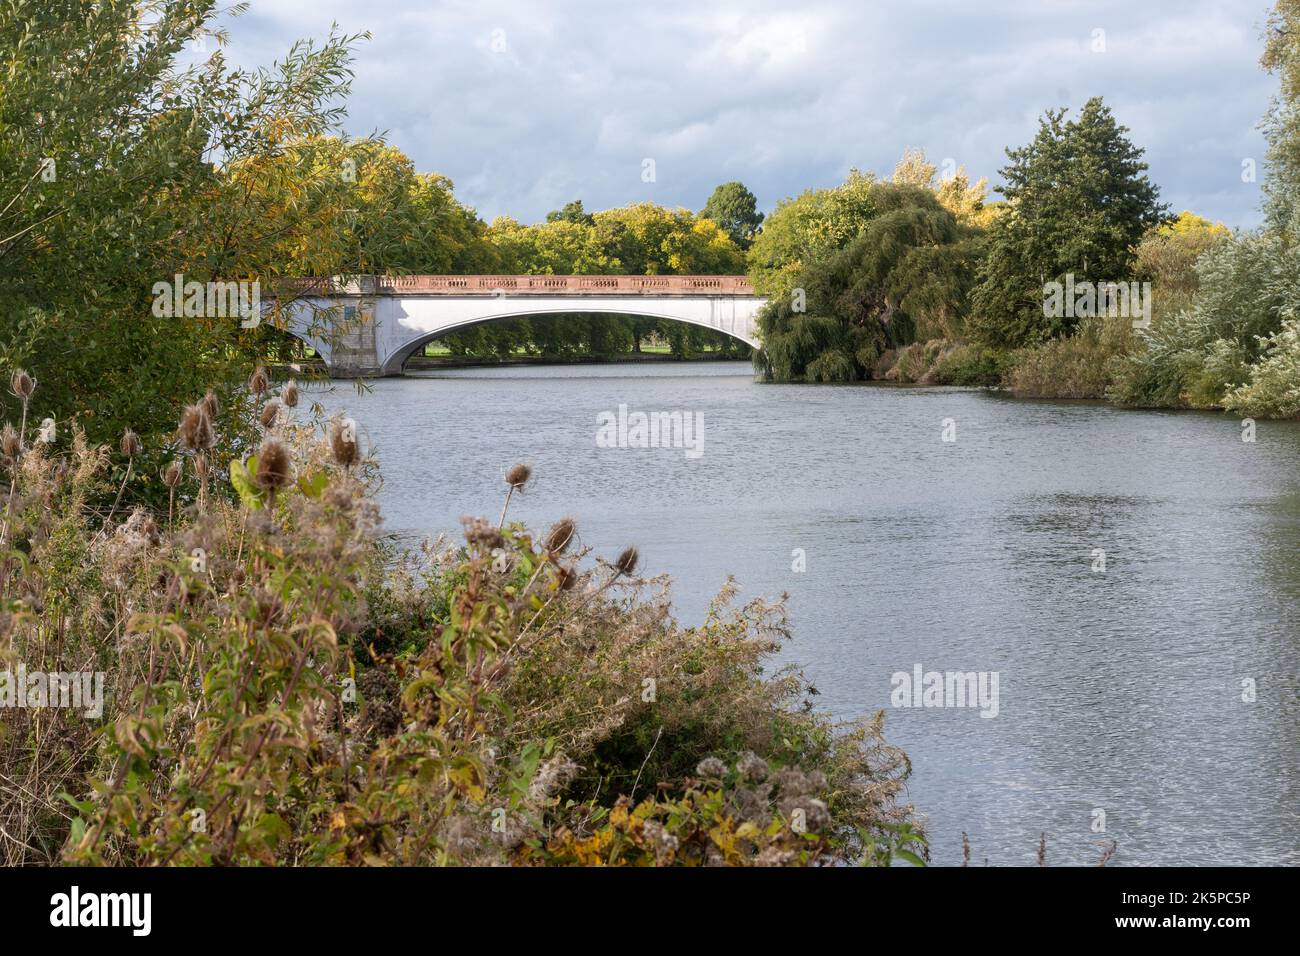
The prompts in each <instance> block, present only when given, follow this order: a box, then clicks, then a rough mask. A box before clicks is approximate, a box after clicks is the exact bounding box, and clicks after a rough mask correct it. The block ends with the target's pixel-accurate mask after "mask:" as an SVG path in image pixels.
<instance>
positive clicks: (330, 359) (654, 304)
mask: <svg viewBox="0 0 1300 956" xmlns="http://www.w3.org/2000/svg"><path fill="white" fill-rule="evenodd" d="M766 302H767V300H766V299H763V298H760V297H758V296H748V295H663V296H656V295H607V296H600V295H554V296H550V295H535V294H530V295H513V296H512V295H509V294H505V295H492V296H484V295H465V296H456V295H418V294H415V295H413V294H409V293H408V294H402V295H391V294H390V295H385V294H382V293H380V294H375V295H365V296H361V295H333V296H320V297H306V298H303V299H299V300H297V301H295V302H293V303H290V304H287V305H286V306H285V309H284V315H285V316H286V317H287V331H289V332H290V333H291V334H293V335H295V336H296V337H298V338H300V339H302V340H303V341H305V342H306V343H307V344H308V345H310V346H311V347H312V348H313V349H315V350H316V351H317V352H318V353H319V354H320V356H321V357H322V358H323V359H324V360H325V364H326V365H327V366H328V367H329V369H330V373H331V374H332V375H336V376H351V375H401V374H402V366H403V365H404V364H405V363H406V360H407V359H408V358H410V356H411V355H412V354H414V353H415V352H416V351H417V350H418V349H420V348H421V347H422V346H423V345H424V344H425V343H427V342H429V341H430V340H432V339H436V338H438V337H439V336H442V335H445V334H447V333H448V332H453V331H455V330H457V329H466V328H470V327H471V326H475V325H480V324H482V323H484V322H491V321H494V320H497V319H518V318H531V317H534V316H540V315H556V314H561V313H568V314H574V313H609V314H619V315H640V316H648V317H651V318H656V319H675V320H677V321H678V322H688V323H690V324H692V325H699V326H703V327H704V328H708V329H714V330H716V331H719V332H724V333H726V334H727V335H731V336H733V337H735V338H738V339H740V340H741V341H743V342H745V343H747V344H748V345H750V346H752V347H754V348H757V347H758V335H757V324H756V322H755V316H756V315H757V314H758V310H759V309H760V308H762V307H763V305H765V304H766ZM345 309H346V310H347V312H346V315H347V318H346V319H345V318H344V315H345V312H344V310H345Z"/></svg>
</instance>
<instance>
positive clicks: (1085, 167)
mask: <svg viewBox="0 0 1300 956" xmlns="http://www.w3.org/2000/svg"><path fill="white" fill-rule="evenodd" d="M1065 117H1066V110H1063V109H1061V110H1049V111H1048V112H1047V113H1046V115H1045V116H1044V117H1043V119H1042V120H1041V121H1040V123H1039V129H1038V134H1037V135H1036V136H1035V137H1034V140H1033V141H1032V142H1031V143H1029V144H1028V145H1027V146H1024V147H1021V148H1020V149H1009V150H1007V156H1008V158H1009V159H1010V163H1009V165H1007V166H1006V167H1004V168H1003V170H1002V176H1003V178H1004V180H1005V181H1006V185H1005V186H1002V187H999V190H998V191H999V192H1001V193H1002V194H1003V195H1004V196H1006V198H1007V208H1006V210H1005V212H1004V213H1003V214H1002V215H1000V216H998V217H997V218H995V219H994V221H993V223H992V225H991V226H990V230H989V245H988V254H987V256H986V257H985V259H984V261H983V263H982V265H981V269H980V282H979V285H978V287H977V288H976V290H975V292H974V296H973V307H974V316H973V328H974V330H975V332H976V334H977V336H978V337H979V338H980V339H982V340H983V341H984V342H986V343H987V344H989V345H993V346H1001V347H1017V346H1022V345H1028V344H1032V343H1034V342H1038V341H1042V340H1045V339H1047V338H1051V337H1053V336H1056V335H1061V334H1063V333H1067V332H1069V331H1070V330H1071V329H1072V328H1073V322H1074V320H1072V319H1070V318H1067V317H1065V316H1062V317H1060V318H1053V317H1047V316H1044V314H1043V291H1042V290H1043V285H1044V284H1045V283H1048V282H1053V281H1063V280H1064V278H1065V276H1066V274H1067V273H1073V275H1074V277H1075V280H1076V281H1077V282H1082V281H1085V280H1088V281H1092V282H1120V281H1127V280H1128V279H1129V278H1130V272H1131V270H1132V264H1133V252H1132V249H1133V247H1134V246H1135V245H1136V244H1137V243H1138V241H1139V240H1140V239H1141V238H1142V235H1143V233H1145V232H1146V231H1147V229H1149V228H1150V227H1152V226H1154V225H1156V224H1158V223H1160V222H1161V221H1163V220H1164V219H1165V218H1166V213H1167V207H1166V206H1164V205H1162V204H1161V203H1159V202H1158V201H1157V197H1158V190H1157V189H1156V187H1155V186H1154V185H1153V184H1152V183H1151V181H1150V180H1149V179H1148V178H1147V176H1146V169H1147V165H1146V163H1144V162H1142V150H1141V149H1139V148H1138V147H1136V146H1134V145H1133V144H1132V143H1131V142H1130V141H1129V139H1128V138H1127V136H1126V134H1127V132H1128V129H1127V127H1124V126H1120V125H1119V124H1118V123H1116V121H1115V119H1114V117H1113V116H1112V115H1111V112H1110V109H1109V108H1108V107H1107V106H1106V105H1105V104H1104V103H1103V102H1102V101H1101V99H1100V98H1098V97H1094V98H1092V99H1090V100H1089V101H1088V102H1087V103H1086V104H1085V105H1084V108H1083V110H1082V111H1081V112H1080V114H1079V117H1078V119H1076V120H1067V119H1066V118H1065Z"/></svg>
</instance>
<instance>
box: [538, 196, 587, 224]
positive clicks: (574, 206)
mask: <svg viewBox="0 0 1300 956" xmlns="http://www.w3.org/2000/svg"><path fill="white" fill-rule="evenodd" d="M546 221H547V222H577V223H581V224H582V225H584V226H590V225H591V224H592V223H594V222H595V220H594V219H592V217H591V214H590V213H588V212H587V211H586V210H584V209H583V208H582V200H581V199H575V200H574V201H573V202H571V203H565V204H564V208H563V209H553V210H551V211H550V212H548V213H547V214H546Z"/></svg>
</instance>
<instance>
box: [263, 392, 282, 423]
mask: <svg viewBox="0 0 1300 956" xmlns="http://www.w3.org/2000/svg"><path fill="white" fill-rule="evenodd" d="M279 418H280V400H279V399H276V398H273V399H271V400H270V401H269V402H267V403H266V404H265V405H263V406H262V416H261V422H262V427H263V428H266V429H270V428H273V427H275V423H276V421H278V420H279Z"/></svg>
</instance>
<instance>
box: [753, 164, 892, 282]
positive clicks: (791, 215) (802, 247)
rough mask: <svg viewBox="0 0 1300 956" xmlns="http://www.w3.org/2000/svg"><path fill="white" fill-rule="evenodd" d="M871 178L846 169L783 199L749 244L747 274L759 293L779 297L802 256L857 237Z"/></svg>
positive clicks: (871, 200)
mask: <svg viewBox="0 0 1300 956" xmlns="http://www.w3.org/2000/svg"><path fill="white" fill-rule="evenodd" d="M875 186H876V179H875V177H874V176H873V175H872V174H870V173H860V172H858V171H857V170H856V169H854V170H850V172H849V177H848V179H846V180H845V181H844V182H843V183H841V184H840V185H838V186H834V187H832V188H830V189H808V190H805V191H804V192H802V193H800V194H799V195H798V196H797V197H795V198H793V199H783V200H782V201H781V202H779V203H777V204H776V209H774V210H773V211H772V214H771V215H770V216H768V217H767V220H766V221H765V222H764V225H763V231H762V232H761V233H759V235H758V238H756V239H755V240H754V244H753V245H752V246H751V247H750V250H749V277H750V279H751V280H752V281H753V283H754V288H755V289H756V290H757V291H758V292H759V293H760V294H762V295H766V296H769V297H774V298H780V297H782V296H784V295H786V294H787V293H788V292H789V290H790V288H791V287H792V286H793V284H794V277H795V275H797V274H798V272H799V269H800V268H801V266H802V265H803V263H804V262H805V261H811V260H814V259H819V258H824V257H825V256H828V255H830V254H831V253H833V252H835V251H836V250H837V249H843V248H844V247H845V246H846V245H848V244H849V243H850V242H852V241H853V240H854V239H855V238H857V237H858V236H859V235H860V234H861V233H862V230H863V229H865V228H866V225H867V223H868V222H870V221H871V219H872V217H874V216H875V214H876V208H875V197H876V196H877V192H876V191H875Z"/></svg>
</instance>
